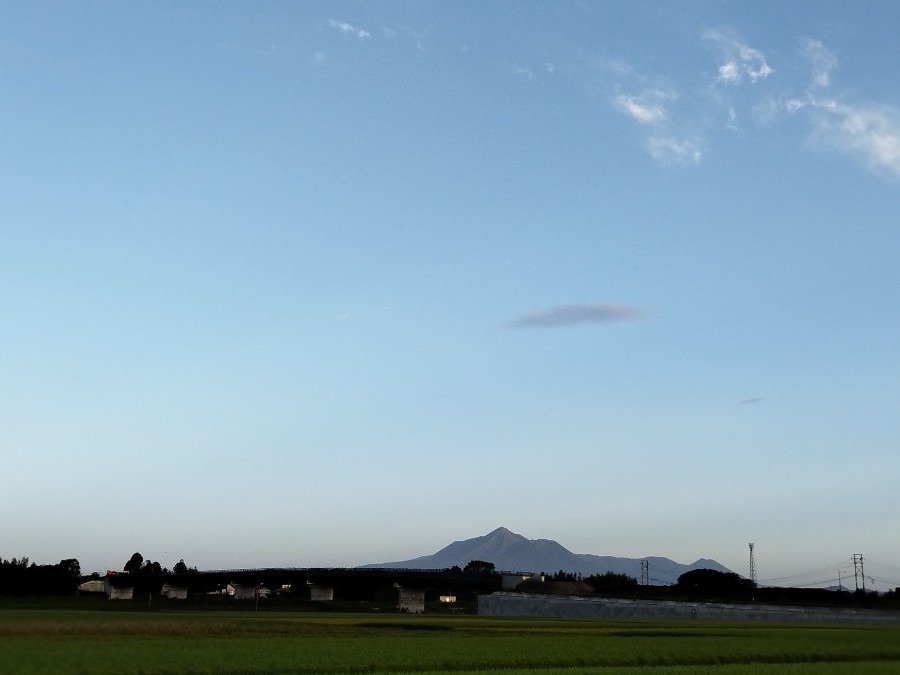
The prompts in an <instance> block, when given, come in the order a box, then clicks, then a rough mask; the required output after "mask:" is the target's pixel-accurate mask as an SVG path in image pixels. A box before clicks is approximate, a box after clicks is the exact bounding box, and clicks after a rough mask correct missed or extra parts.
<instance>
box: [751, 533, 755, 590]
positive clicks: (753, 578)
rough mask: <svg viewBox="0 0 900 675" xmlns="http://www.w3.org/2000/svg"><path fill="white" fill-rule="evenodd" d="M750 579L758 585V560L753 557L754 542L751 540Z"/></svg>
mask: <svg viewBox="0 0 900 675" xmlns="http://www.w3.org/2000/svg"><path fill="white" fill-rule="evenodd" d="M750 581H752V582H753V585H754V586H756V560H755V559H754V558H753V542H752V541H751V542H750Z"/></svg>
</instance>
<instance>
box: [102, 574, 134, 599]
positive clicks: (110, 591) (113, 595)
mask: <svg viewBox="0 0 900 675" xmlns="http://www.w3.org/2000/svg"><path fill="white" fill-rule="evenodd" d="M103 590H104V592H105V593H106V597H107V598H109V599H110V600H131V599H132V598H133V597H134V586H119V585H116V586H113V585H112V584H111V583H109V577H106V578H105V579H104V580H103Z"/></svg>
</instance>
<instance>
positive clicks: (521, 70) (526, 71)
mask: <svg viewBox="0 0 900 675" xmlns="http://www.w3.org/2000/svg"><path fill="white" fill-rule="evenodd" d="M513 72H514V73H515V74H516V75H519V76H521V77H526V78H528V79H529V80H530V79H532V78H533V77H534V71H533V70H531V68H525V67H523V66H516V67H515V68H514V69H513Z"/></svg>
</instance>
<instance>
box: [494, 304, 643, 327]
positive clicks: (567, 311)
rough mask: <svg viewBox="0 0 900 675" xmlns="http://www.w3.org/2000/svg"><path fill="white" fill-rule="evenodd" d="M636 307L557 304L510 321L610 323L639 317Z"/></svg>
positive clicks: (537, 324)
mask: <svg viewBox="0 0 900 675" xmlns="http://www.w3.org/2000/svg"><path fill="white" fill-rule="evenodd" d="M640 315H641V313H640V312H639V311H638V310H637V309H635V308H634V307H626V306H623V305H609V304H598V303H579V304H571V305H557V306H556V307H550V308H548V309H542V310H539V311H536V312H530V313H529V314H525V315H524V316H520V317H518V318H516V319H513V320H512V321H510V322H509V324H508V326H509V327H510V328H561V327H564V326H574V325H576V324H579V323H610V322H614V321H627V320H633V319H637V318H639V317H640Z"/></svg>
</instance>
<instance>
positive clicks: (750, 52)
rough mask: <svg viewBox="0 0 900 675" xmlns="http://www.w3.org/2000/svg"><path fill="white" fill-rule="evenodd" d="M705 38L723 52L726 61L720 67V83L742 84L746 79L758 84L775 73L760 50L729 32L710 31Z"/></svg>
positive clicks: (722, 30)
mask: <svg viewBox="0 0 900 675" xmlns="http://www.w3.org/2000/svg"><path fill="white" fill-rule="evenodd" d="M703 37H704V38H705V39H706V40H709V41H711V42H713V43H714V44H716V45H717V46H718V47H719V48H720V49H721V51H722V52H723V58H724V61H723V62H722V63H721V64H720V65H719V71H718V73H719V74H718V78H717V80H718V81H719V82H724V83H726V84H740V82H742V81H743V80H744V78H746V79H748V80H750V82H758V81H760V80H764V79H766V78H767V77H769V76H770V75H771V74H772V73H774V72H775V70H774V69H773V68H772V67H771V66H770V65H769V64H768V63H767V62H766V57H765V55H763V53H762V52H761V51H760V50H758V49H755V48H753V47H751V46H749V45H748V44H746V43H745V42H743V41H741V40H740V39H738V38H737V37H736V36H735V35H734V34H733V33H732V32H731V31H729V30H725V29H721V28H716V29H712V30H708V31H706V33H704V35H703Z"/></svg>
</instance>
